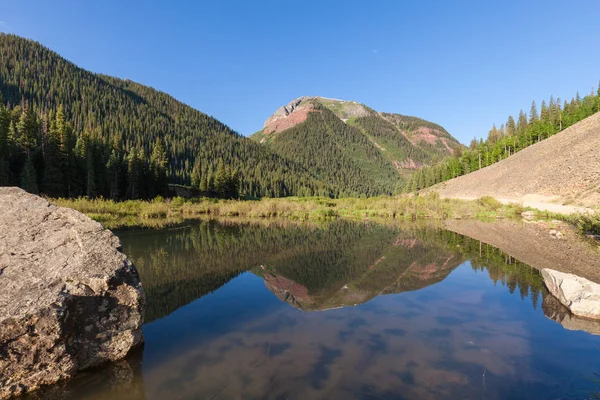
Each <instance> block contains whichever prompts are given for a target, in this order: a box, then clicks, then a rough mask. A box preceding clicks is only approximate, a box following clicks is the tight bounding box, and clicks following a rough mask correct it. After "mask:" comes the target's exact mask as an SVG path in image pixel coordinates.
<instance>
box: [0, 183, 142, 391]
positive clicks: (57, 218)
mask: <svg viewBox="0 0 600 400" xmlns="http://www.w3.org/2000/svg"><path fill="white" fill-rule="evenodd" d="M120 247H121V245H120V242H119V239H118V238H117V237H116V236H114V235H113V234H112V232H110V231H108V230H106V229H104V228H103V227H102V226H101V225H100V224H99V223H97V222H94V221H92V220H91V219H90V218H88V217H86V216H85V215H83V214H81V213H79V212H77V211H74V210H71V209H66V208H61V207H56V206H53V205H51V204H49V203H48V202H47V201H46V200H44V199H42V198H40V197H37V196H34V195H31V194H28V193H26V192H25V191H23V190H21V189H18V188H0V399H3V398H7V397H11V396H14V395H18V394H21V393H25V392H28V391H31V390H35V389H37V388H39V387H40V386H42V385H47V384H52V383H54V382H57V381H60V380H63V379H68V378H71V377H72V376H74V375H75V374H76V373H77V371H80V370H83V369H86V368H89V367H93V366H96V365H99V364H101V363H104V362H106V361H114V360H118V359H120V358H123V357H124V356H125V355H126V354H127V353H128V352H129V350H130V349H131V348H132V347H134V346H136V345H138V344H140V343H141V342H142V340H143V339H142V329H141V327H142V322H143V311H144V306H145V294H144V290H143V288H142V285H141V283H140V279H139V275H138V273H137V270H136V269H135V267H134V266H133V264H132V263H131V261H129V260H128V259H127V257H126V256H125V255H124V254H123V253H121V251H120Z"/></svg>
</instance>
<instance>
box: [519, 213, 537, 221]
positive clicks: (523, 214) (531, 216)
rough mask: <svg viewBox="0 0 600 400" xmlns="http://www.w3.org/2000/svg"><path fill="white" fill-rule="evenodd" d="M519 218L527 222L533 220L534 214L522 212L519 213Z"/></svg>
mask: <svg viewBox="0 0 600 400" xmlns="http://www.w3.org/2000/svg"><path fill="white" fill-rule="evenodd" d="M521 217H523V218H525V219H526V220H528V221H531V220H532V219H534V218H535V214H534V213H533V211H523V212H522V213H521Z"/></svg>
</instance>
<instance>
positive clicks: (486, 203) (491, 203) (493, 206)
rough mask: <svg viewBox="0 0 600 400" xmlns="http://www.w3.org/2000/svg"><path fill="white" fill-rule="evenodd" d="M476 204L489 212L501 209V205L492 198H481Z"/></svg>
mask: <svg viewBox="0 0 600 400" xmlns="http://www.w3.org/2000/svg"><path fill="white" fill-rule="evenodd" d="M477 203H478V204H479V205H480V206H482V207H483V208H485V209H486V210H489V211H496V210H498V209H500V208H501V207H502V203H500V202H499V201H498V200H496V199H495V198H493V197H492V196H483V197H480V198H479V199H477Z"/></svg>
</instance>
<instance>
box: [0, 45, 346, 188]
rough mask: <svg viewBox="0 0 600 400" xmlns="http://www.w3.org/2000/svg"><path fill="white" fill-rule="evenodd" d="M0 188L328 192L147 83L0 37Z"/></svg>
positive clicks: (293, 167)
mask: <svg viewBox="0 0 600 400" xmlns="http://www.w3.org/2000/svg"><path fill="white" fill-rule="evenodd" d="M0 56H1V60H2V62H1V64H0V94H1V95H2V97H3V100H2V101H0V104H2V106H1V110H0V165H1V166H2V168H0V170H1V172H2V173H1V177H0V179H1V181H0V184H3V185H25V186H26V187H27V188H28V189H29V190H31V191H41V192H43V193H47V194H50V195H53V196H80V195H88V196H91V197H93V196H98V195H102V196H104V197H110V198H115V199H122V198H137V197H151V196H153V195H155V194H160V193H163V192H164V187H165V184H166V180H167V179H168V181H170V182H173V183H181V184H191V183H194V184H195V185H196V186H198V187H200V189H202V190H205V191H208V192H213V193H215V194H226V193H229V194H230V193H231V192H232V191H235V192H239V193H241V194H244V195H251V196H286V195H293V194H297V195H315V194H321V195H331V194H332V193H334V192H335V190H334V189H333V188H332V185H330V184H328V183H324V182H321V181H319V180H317V179H316V177H315V175H314V174H312V173H311V172H310V171H308V170H307V169H306V168H304V167H303V166H301V165H298V164H297V163H294V162H292V161H290V160H287V159H284V158H282V157H281V156H279V155H277V154H275V153H273V152H272V151H270V150H269V149H267V148H265V147H264V146H260V145H259V144H257V143H254V142H253V141H251V140H248V139H246V138H244V137H242V136H240V135H238V134H237V133H235V132H233V131H232V130H231V129H230V128H228V127H227V126H226V125H224V124H222V123H221V122H219V121H217V120H216V119H214V118H212V117H209V116H207V115H205V114H203V113H201V112H199V111H197V110H195V109H193V108H191V107H189V106H187V105H185V104H183V103H180V102H178V101H177V100H175V99H174V98H172V97H171V96H169V95H167V94H165V93H162V92H159V91H156V90H154V89H152V88H150V87H146V86H143V85H140V84H138V83H134V82H131V81H129V80H121V79H117V78H112V77H108V76H104V75H98V74H94V73H91V72H88V71H86V70H83V69H81V68H79V67H77V66H76V65H75V64H73V63H71V62H69V61H67V60H65V59H64V58H62V57H60V56H59V55H58V54H56V53H55V52H52V51H51V50H49V49H47V48H46V47H44V46H42V45H40V44H39V43H37V42H33V41H31V40H27V39H23V38H20V37H18V36H15V35H7V34H0Z"/></svg>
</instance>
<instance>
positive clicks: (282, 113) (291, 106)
mask: <svg viewBox="0 0 600 400" xmlns="http://www.w3.org/2000/svg"><path fill="white" fill-rule="evenodd" d="M310 99H314V97H312V96H302V97H298V98H297V99H294V100H292V101H290V102H289V103H288V104H286V105H285V106H281V107H279V108H278V109H277V111H275V113H274V114H273V115H271V116H270V117H269V118H267V120H266V121H265V123H264V125H263V128H266V127H267V126H269V124H270V123H271V122H273V121H275V120H278V119H281V118H285V117H287V116H288V115H290V114H291V113H293V112H294V111H296V108H298V106H299V105H300V104H302V102H304V101H306V100H310Z"/></svg>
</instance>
